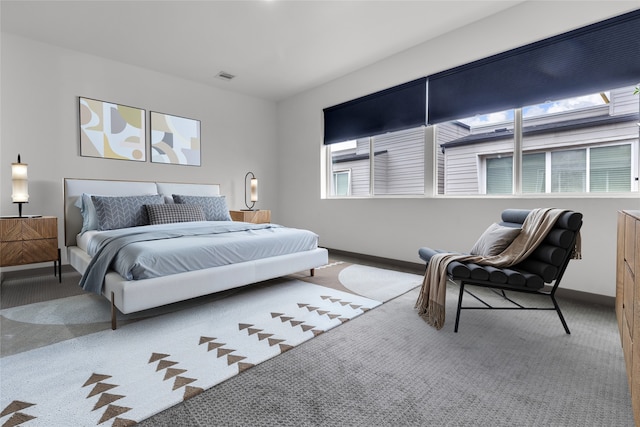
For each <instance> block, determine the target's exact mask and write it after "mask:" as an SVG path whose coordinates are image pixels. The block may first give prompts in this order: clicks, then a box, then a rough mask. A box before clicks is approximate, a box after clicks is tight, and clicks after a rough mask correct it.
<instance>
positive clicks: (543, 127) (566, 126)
mask: <svg viewBox="0 0 640 427" xmlns="http://www.w3.org/2000/svg"><path fill="white" fill-rule="evenodd" d="M639 118H640V115H639V114H638V113H632V114H623V115H619V116H599V117H586V118H580V119H573V120H565V121H562V122H555V123H553V122H552V123H544V124H540V125H533V126H524V127H523V128H522V134H523V135H536V134H543V133H551V132H558V131H570V130H573V129H578V128H585V127H594V126H603V125H611V124H615V123H624V122H629V121H638V119H639ZM506 138H513V129H506V128H501V129H496V130H495V131H494V132H487V133H478V134H472V135H467V136H464V137H462V138H458V139H454V140H453V141H449V142H446V143H444V144H441V147H443V148H448V147H459V146H462V145H469V144H478V143H481V142H487V141H496V140H500V139H506Z"/></svg>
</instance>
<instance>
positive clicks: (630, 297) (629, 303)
mask: <svg viewBox="0 0 640 427" xmlns="http://www.w3.org/2000/svg"><path fill="white" fill-rule="evenodd" d="M624 267H625V268H624V290H623V292H624V317H625V319H626V322H623V323H625V324H626V328H628V329H629V333H630V334H631V336H633V326H634V325H633V323H634V322H633V321H634V318H633V308H634V301H635V295H634V294H635V287H636V286H635V285H636V283H635V276H634V274H633V272H632V271H631V269H630V268H629V264H628V263H627V262H625V263H624ZM622 328H623V329H625V326H624V324H623V326H622Z"/></svg>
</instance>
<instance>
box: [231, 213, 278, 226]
mask: <svg viewBox="0 0 640 427" xmlns="http://www.w3.org/2000/svg"><path fill="white" fill-rule="evenodd" d="M229 213H230V215H231V219H232V220H234V221H242V222H250V223H253V224H265V223H270V222H271V211H270V210H260V211H229Z"/></svg>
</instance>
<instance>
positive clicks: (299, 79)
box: [0, 0, 523, 101]
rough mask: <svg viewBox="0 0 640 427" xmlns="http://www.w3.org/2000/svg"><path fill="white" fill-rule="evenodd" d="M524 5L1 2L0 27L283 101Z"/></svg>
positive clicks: (476, 0)
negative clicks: (225, 75)
mask: <svg viewBox="0 0 640 427" xmlns="http://www.w3.org/2000/svg"><path fill="white" fill-rule="evenodd" d="M522 1H523V0H514V1H507V0H493V1H484V0H471V1H459V0H458V1H451V0H449V1H432V0H422V1H418V0H414V1H381V0H376V1H373V0H372V1H364V0H360V1H344V0H343V1H326V0H325V1H309V0H297V1H293V0H289V1H284V0H272V1H267V0H260V1H240V0H235V1H213V0H209V1H203V0H200V1H186V0H174V1H151V0H139V1H115V0H111V1H96V0H84V1H60V0H48V1H25V0H1V2H0V18H1V21H0V28H1V29H2V32H5V33H13V34H17V35H20V36H23V37H27V38H30V39H35V40H38V41H42V42H45V43H50V44H53V45H58V46H61V47H65V48H69V49H73V50H77V51H80V52H85V53H89V54H94V55H97V56H100V57H104V58H109V59H112V60H115V61H120V62H124V63H128V64H133V65H137V66H140V67H144V68H147V69H151V70H155V71H158V72H161V73H165V74H169V75H173V76H177V77H181V78H185V79H188V80H193V81H196V82H200V83H203V84H206V85H210V86H215V87H220V88H224V89H226V90H230V91H234V92H239V93H244V94H247V95H250V96H255V97H259V98H264V99H267V100H273V101H278V100H281V99H285V98H287V97H289V96H292V95H295V94H296V93H299V92H302V91H305V90H308V89H310V88H313V87H315V86H318V85H320V84H323V83H326V82H328V81H331V80H333V79H335V78H338V77H340V76H343V75H345V74H348V73H350V72H353V71H355V70H358V69H360V68H362V67H366V66H368V65H370V64H372V63H375V62H377V61H380V60H382V59H384V58H386V57H388V56H391V55H393V54H396V53H398V52H401V51H404V50H406V49H409V48H411V47H413V46H416V45H418V44H420V43H422V42H425V41H427V40H429V39H432V38H434V37H437V36H439V35H441V34H444V33H446V32H449V31H452V30H454V29H456V28H459V27H462V26H464V25H467V24H469V23H471V22H474V21H477V20H480V19H483V18H485V17H487V16H489V15H492V14H495V13H497V12H500V11H502V10H505V9H508V8H510V7H512V6H514V5H516V4H518V3H521V2H522ZM220 71H224V72H226V73H229V74H232V75H235V76H236V77H235V78H233V79H232V80H228V81H227V80H223V79H221V78H219V77H217V75H218V73H219V72H220Z"/></svg>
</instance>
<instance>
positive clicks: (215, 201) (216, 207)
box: [173, 194, 231, 221]
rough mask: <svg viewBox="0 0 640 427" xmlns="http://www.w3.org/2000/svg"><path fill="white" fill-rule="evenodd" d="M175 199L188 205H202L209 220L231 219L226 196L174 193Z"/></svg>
mask: <svg viewBox="0 0 640 427" xmlns="http://www.w3.org/2000/svg"><path fill="white" fill-rule="evenodd" d="M173 201H174V202H176V203H184V204H188V205H200V206H202V210H204V215H205V216H206V217H207V221H231V214H229V208H228V207H227V199H225V197H224V196H185V195H181V194H174V195H173Z"/></svg>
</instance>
